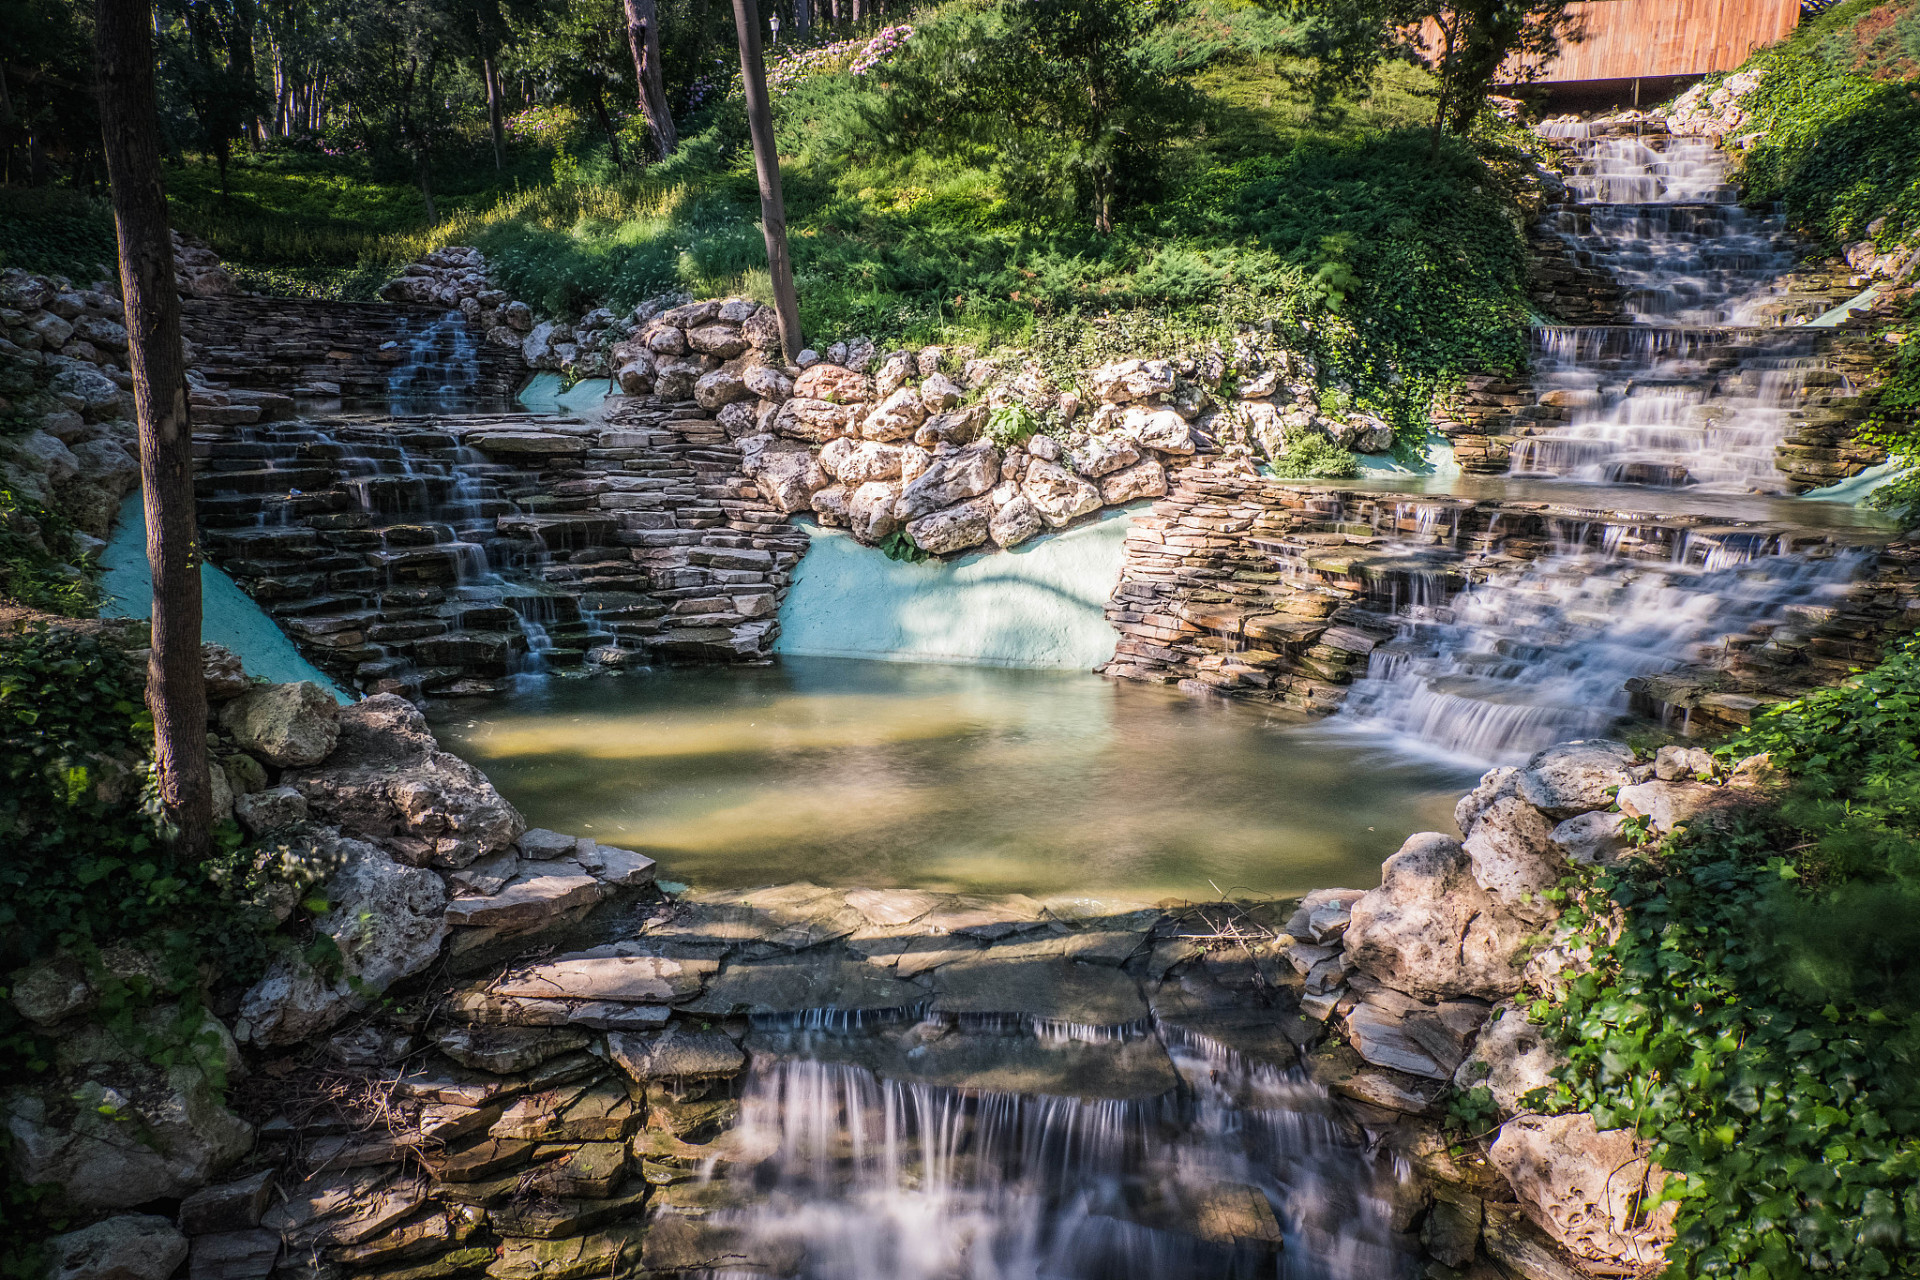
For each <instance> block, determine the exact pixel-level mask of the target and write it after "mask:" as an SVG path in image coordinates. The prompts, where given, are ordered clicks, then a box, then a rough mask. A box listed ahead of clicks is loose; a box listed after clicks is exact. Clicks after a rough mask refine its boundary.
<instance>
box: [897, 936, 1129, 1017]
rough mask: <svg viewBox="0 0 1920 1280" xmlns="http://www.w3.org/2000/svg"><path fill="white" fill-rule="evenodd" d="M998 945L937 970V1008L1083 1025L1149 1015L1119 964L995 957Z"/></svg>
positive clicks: (1046, 957) (940, 1011)
mask: <svg viewBox="0 0 1920 1280" xmlns="http://www.w3.org/2000/svg"><path fill="white" fill-rule="evenodd" d="M998 950H999V948H997V947H996V948H993V949H992V950H989V951H987V952H986V953H984V954H983V955H981V956H979V957H975V958H969V959H966V960H961V961H956V962H955V963H953V964H949V965H944V966H942V967H941V968H940V969H939V970H937V971H936V972H935V973H934V975H933V978H932V981H933V984H934V989H935V991H936V993H937V994H936V995H935V997H934V1005H933V1007H934V1011H935V1012H936V1013H949V1014H968V1015H973V1016H995V1015H997V1016H1003V1017H1018V1018H1033V1019H1037V1020H1039V1021H1043V1022H1059V1023H1068V1024H1071V1025H1073V1026H1082V1027H1114V1026H1125V1025H1129V1024H1132V1023H1138V1022H1142V1021H1144V1020H1145V1019H1146V1018H1147V1002H1146V1001H1145V1000H1143V999H1142V998H1141V996H1140V988H1139V987H1138V986H1137V985H1136V984H1135V982H1134V980H1133V979H1132V978H1131V977H1129V976H1127V975H1126V974H1125V973H1122V972H1120V971H1119V970H1117V969H1113V968H1109V967H1106V966H1104V965H1089V964H1080V963H1078V962H1075V961H1071V960H1067V959H1064V958H1059V959H1056V958H1053V957H1050V956H1044V955H1043V956H1035V957H1032V958H1026V957H1021V958H1008V959H996V958H995V957H994V952H995V951H998Z"/></svg>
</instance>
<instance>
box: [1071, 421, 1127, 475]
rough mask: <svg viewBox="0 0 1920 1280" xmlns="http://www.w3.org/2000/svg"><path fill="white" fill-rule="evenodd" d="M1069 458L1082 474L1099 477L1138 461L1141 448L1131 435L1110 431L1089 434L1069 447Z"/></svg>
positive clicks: (1074, 467)
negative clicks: (1094, 434) (1093, 434)
mask: <svg viewBox="0 0 1920 1280" xmlns="http://www.w3.org/2000/svg"><path fill="white" fill-rule="evenodd" d="M1067 460H1068V461H1069V462H1071V463H1072V464H1073V469H1074V470H1075V471H1078V472H1079V473H1080V474H1081V475H1083V476H1087V477H1089V478H1097V477H1099V476H1104V475H1106V474H1107V473H1108V472H1109V471H1118V470H1120V469H1121V468H1122V467H1130V466H1132V465H1133V464H1134V463H1136V462H1138V461H1139V460H1140V449H1139V446H1138V445H1136V444H1135V443H1134V442H1133V440H1132V439H1131V438H1130V437H1128V436H1125V435H1122V434H1121V433H1120V432H1118V431H1109V432H1104V433H1102V434H1100V435H1096V436H1088V437H1087V438H1086V439H1085V440H1082V441H1081V442H1080V443H1079V444H1077V445H1074V446H1073V447H1072V448H1071V449H1068V450H1067Z"/></svg>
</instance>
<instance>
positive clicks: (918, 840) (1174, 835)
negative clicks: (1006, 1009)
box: [435, 658, 1477, 901]
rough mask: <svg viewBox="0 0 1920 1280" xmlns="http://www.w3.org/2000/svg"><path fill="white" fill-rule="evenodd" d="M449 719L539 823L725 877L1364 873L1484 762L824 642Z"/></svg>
mask: <svg viewBox="0 0 1920 1280" xmlns="http://www.w3.org/2000/svg"><path fill="white" fill-rule="evenodd" d="M435 730H436V732H437V733H438V734H439V735H440V739H441V742H442V743H443V744H444V745H445V746H446V747H447V748H448V749H449V750H452V751H455V752H458V753H459V754H460V755H462V756H464V757H465V758H466V759H468V760H470V761H472V762H473V763H474V764H475V765H477V766H478V767H480V768H481V769H483V770H485V771H486V773H487V776H488V777H489V778H491V779H492V780H493V782H494V784H495V785H496V786H498V787H499V788H500V790H501V791H502V792H504V793H505V794H506V796H507V797H508V798H509V799H510V800H512V801H513V803H514V804H516V805H518V806H519V807H520V809H521V811H522V812H523V813H525V814H526V816H527V819H528V820H529V821H530V822H532V823H533V824H535V825H538V826H548V827H553V828H555V829H558V830H562V831H568V832H573V833H577V834H581V835H591V836H593V837H595V838H597V839H599V840H603V841H606V842H607V843H610V844H621V845H626V846H628V847H631V848H636V849H640V850H643V851H645V852H647V853H648V854H650V855H652V856H653V857H655V858H657V859H659V861H660V864H661V875H662V876H663V877H665V878H669V879H673V880H678V881H684V882H689V883H691V884H694V885H696V886H699V887H709V888H712V887H730V886H731V887H738V886H750V885H760V884H772V883H778V882H783V881H790V880H800V879H807V880H813V881H816V882H818V883H821V884H829V885H875V886H883V885H906V886H918V887H929V888H943V889H959V890H973V891H985V892H1024V893H1031V894H1034V895H1036V896H1045V895H1055V894H1069V895H1091V896H1098V897H1102V898H1107V899H1115V898H1131V899H1142V900H1149V901H1152V900H1159V899H1163V898H1169V897H1180V898H1211V897H1214V896H1217V892H1218V891H1224V890H1233V891H1235V892H1236V893H1256V894H1260V893H1270V894H1276V895H1280V894H1292V893H1300V892H1304V891H1306V890H1309V889H1315V888H1322V887H1327V886H1333V885H1347V886H1352V887H1357V888H1370V887H1372V886H1373V885H1375V884H1377V883H1379V875H1380V862H1381V860H1382V859H1383V858H1385V857H1386V856H1387V855H1388V854H1391V853H1392V852H1393V851H1394V849H1395V848H1397V847H1398V846H1399V844H1400V842H1401V840H1402V839H1404V838H1405V837H1406V835H1407V834H1408V833H1409V832H1413V831H1420V830H1441V831H1452V830H1453V824H1452V812H1453V805H1454V801H1455V800H1456V799H1458V797H1459V795H1460V793H1461V792H1462V790H1464V789H1465V788H1467V787H1468V786H1470V785H1471V784H1472V782H1473V780H1474V777H1475V775H1476V772H1477V771H1475V770H1468V769H1460V768H1455V767H1450V766H1447V765H1445V764H1438V763H1434V762H1431V761H1419V760H1409V759H1406V758H1404V757H1395V756H1389V755H1386V754H1384V753H1381V752H1379V751H1377V750H1375V749H1372V748H1369V747H1368V746H1367V745H1366V744H1365V743H1364V742H1363V741H1361V740H1359V739H1357V738H1353V737H1348V736H1344V735H1340V734H1337V733H1331V732H1328V731H1327V730H1325V729H1321V728H1318V727H1315V726H1312V725H1307V724H1303V723H1300V722H1298V721H1295V720H1292V719H1288V718H1283V717H1282V716H1281V715H1279V714H1276V713H1274V712H1270V711H1265V710H1262V709H1259V708H1254V707H1250V706H1246V705H1243V704H1227V703H1222V702H1215V701H1199V700H1195V699H1191V698H1189V697H1187V696H1186V695H1184V694H1180V693H1178V692H1175V691H1172V690H1168V689H1163V688H1158V687H1153V686H1144V685H1137V684H1126V683H1120V682H1111V681H1107V680H1104V679H1101V678H1100V677H1097V676H1091V675H1086V674H1079V673H1067V672H1051V671H1013V670H1004V669H996V668H988V667H955V666H931V665H918V664H905V663H895V662H872V661H861V660H850V659H832V658H788V659H785V660H783V661H782V662H781V664H780V665H778V666H775V667H736V668H681V669H671V668H666V669H659V670H656V671H653V672H650V673H642V674H637V675H632V676H626V677H622V678H619V679H599V680H555V681H548V682H545V683H544V684H542V685H540V686H539V687H536V688H533V689H530V690H528V691H526V692H524V693H521V694H519V695H516V696H514V697H512V698H509V699H504V700H502V701H500V702H497V703H493V704H489V705H487V706H485V707H484V708H481V709H479V710H477V711H473V712H470V713H467V714H460V713H458V712H455V711H452V710H450V709H443V710H442V711H441V712H440V713H439V719H438V720H437V722H436V724H435Z"/></svg>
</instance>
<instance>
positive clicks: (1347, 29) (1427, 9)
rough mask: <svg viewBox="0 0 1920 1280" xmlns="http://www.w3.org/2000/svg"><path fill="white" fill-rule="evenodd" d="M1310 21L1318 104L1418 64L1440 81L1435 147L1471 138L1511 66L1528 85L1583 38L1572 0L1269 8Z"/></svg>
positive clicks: (1305, 3) (1375, 0)
mask: <svg viewBox="0 0 1920 1280" xmlns="http://www.w3.org/2000/svg"><path fill="white" fill-rule="evenodd" d="M1267 2H1268V3H1270V4H1273V6H1274V7H1276V8H1278V9H1280V10H1281V11H1282V12H1285V13H1288V14H1291V15H1292V16H1294V17H1296V18H1298V19H1299V20H1300V21H1301V51H1302V52H1303V53H1305V54H1307V55H1308V56H1310V57H1312V58H1313V59H1314V60H1315V62H1316V64H1317V67H1318V69H1317V71H1316V72H1315V74H1314V76H1313V92H1314V98H1315V101H1316V102H1317V103H1319V104H1320V105H1321V106H1325V105H1327V104H1329V103H1331V102H1332V101H1333V99H1335V98H1337V97H1338V96H1339V95H1341V94H1343V93H1354V92H1358V91H1360V90H1362V89H1364V88H1365V87H1366V85H1367V84H1368V83H1369V82H1371V81H1372V79H1373V76H1374V73H1375V72H1377V71H1378V70H1379V68H1380V66H1381V64H1382V63H1384V62H1386V61H1387V60H1389V59H1391V58H1396V57H1411V58H1414V59H1416V60H1418V61H1420V62H1423V63H1425V64H1426V65H1427V67H1428V68H1430V69H1431V70H1432V71H1433V73H1434V76H1435V78H1436V79H1437V80H1438V82H1439V83H1438V85H1437V86H1436V94H1435V97H1436V101H1435V104H1434V112H1433V137H1434V145H1435V146H1436V147H1437V146H1438V145H1439V141H1440V136H1441V134H1442V132H1443V131H1451V132H1454V133H1461V132H1464V131H1465V130H1466V128H1467V126H1469V125H1470V124H1472V123H1473V120H1474V117H1475V116H1477V115H1479V113H1480V109H1481V107H1482V106H1483V105H1484V104H1485V103H1486V100H1487V93H1488V92H1489V91H1490V90H1491V89H1492V88H1493V85H1494V82H1495V77H1496V76H1498V75H1499V74H1500V68H1501V66H1502V64H1507V65H1509V66H1510V67H1511V68H1512V70H1511V72H1510V74H1511V75H1512V76H1513V78H1514V79H1516V80H1527V79H1531V78H1533V77H1534V76H1536V75H1538V74H1539V71H1540V69H1541V68H1542V67H1543V66H1544V65H1545V64H1546V63H1547V62H1549V61H1551V60H1552V59H1553V57H1554V56H1555V55H1557V54H1558V53H1559V52H1560V48H1561V45H1562V44H1563V43H1571V42H1577V41H1579V39H1580V38H1581V35H1582V30H1581V24H1580V20H1579V19H1578V17H1577V16H1575V15H1574V14H1573V13H1572V12H1571V11H1570V0H1461V2H1460V3H1452V4H1443V3H1437V2H1436V0H1267Z"/></svg>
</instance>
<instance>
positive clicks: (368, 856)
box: [239, 838, 447, 1045]
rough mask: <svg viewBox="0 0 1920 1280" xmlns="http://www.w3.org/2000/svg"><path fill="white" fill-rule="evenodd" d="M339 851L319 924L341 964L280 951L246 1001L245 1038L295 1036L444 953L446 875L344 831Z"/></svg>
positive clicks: (271, 1041)
mask: <svg viewBox="0 0 1920 1280" xmlns="http://www.w3.org/2000/svg"><path fill="white" fill-rule="evenodd" d="M335 852H336V853H337V856H338V859H339V862H340V869H339V870H338V871H337V872H335V873H334V875H333V877H332V878H331V879H330V880H328V881H327V882H326V888H325V891H324V892H325V897H326V899H327V902H328V903H329V905H330V908H331V909H330V910H329V911H328V912H327V913H326V914H325V915H323V916H321V917H320V918H319V919H317V920H316V921H314V930H315V932H317V933H320V934H323V935H325V936H326V937H328V938H330V939H332V940H333V944H334V946H335V947H336V948H337V949H338V952H339V957H338V964H337V969H338V971H337V973H331V974H323V973H322V972H320V971H319V970H317V969H315V968H314V967H313V965H311V964H310V963H308V961H307V959H306V958H305V956H303V955H292V954H290V955H283V956H282V957H280V958H279V959H278V960H276V961H275V962H274V963H273V965H272V966H271V967H269V969H268V970H267V973H266V975H265V976H264V977H262V978H261V979H260V980H259V981H258V982H256V983H255V984H254V985H253V986H252V988H250V989H249V990H248V992H247V994H246V997H245V998H244V999H243V1000H242V1001H241V1005H240V1024H239V1030H240V1034H241V1038H242V1039H246V1040H250V1041H252V1042H253V1043H255V1044H264V1045H287V1044H298V1043H300V1042H301V1041H303V1040H306V1039H309V1038H311V1037H313V1036H316V1035H318V1034H320V1033H321V1032H324V1031H326V1030H328V1029H330V1028H331V1027H332V1026H333V1025H334V1024H335V1023H337V1022H338V1021H340V1019H342V1018H344V1017H345V1016H346V1015H347V1014H349V1013H351V1012H353V1011H354V1010H356V1009H359V1008H363V1007H364V1006H365V1004H366V1002H367V1001H368V1000H369V999H371V998H373V997H377V996H379V995H380V994H381V993H382V992H384V991H385V990H386V989H387V988H388V987H390V986H392V985H393V984H394V983H396V982H398V981H400V980H401V979H402V978H406V977H411V976H412V975H413V974H416V973H419V972H420V971H421V970H422V969H425V968H426V967H427V966H428V965H430V964H432V963H433V962H434V961H435V960H436V959H438V958H439V955H440V944H441V942H443V941H444V940H445V938H446V934H447V919H446V911H447V887H446V883H445V881H443V880H442V879H441V878H440V877H439V876H438V875H436V874H435V873H434V872H432V871H429V870H427V869H425V868H423V867H409V866H404V865H402V864H401V863H398V862H395V861H394V860H393V859H392V858H390V857H388V856H387V855H386V853H384V852H383V851H382V850H380V849H378V848H376V847H375V846H373V845H371V844H368V843H366V842H365V841H363V840H352V839H346V838H342V839H340V840H339V841H338V843H337V845H336V846H335Z"/></svg>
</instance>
